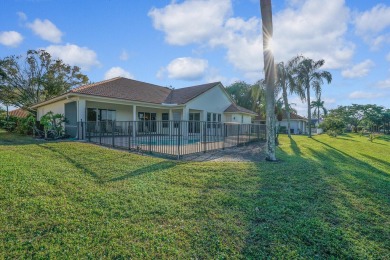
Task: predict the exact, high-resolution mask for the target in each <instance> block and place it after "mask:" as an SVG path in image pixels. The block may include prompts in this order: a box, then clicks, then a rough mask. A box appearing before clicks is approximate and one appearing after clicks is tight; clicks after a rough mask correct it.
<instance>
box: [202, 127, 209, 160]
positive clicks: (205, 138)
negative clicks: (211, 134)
mask: <svg viewBox="0 0 390 260" xmlns="http://www.w3.org/2000/svg"><path fill="white" fill-rule="evenodd" d="M207 124H208V123H206V122H203V152H204V153H205V152H206V150H207V144H206V141H207V133H206V131H207Z"/></svg>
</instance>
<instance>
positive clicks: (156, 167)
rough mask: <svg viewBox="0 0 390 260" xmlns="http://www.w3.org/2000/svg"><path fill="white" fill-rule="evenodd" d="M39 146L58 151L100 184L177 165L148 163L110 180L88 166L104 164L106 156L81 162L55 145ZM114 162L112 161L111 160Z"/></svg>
mask: <svg viewBox="0 0 390 260" xmlns="http://www.w3.org/2000/svg"><path fill="white" fill-rule="evenodd" d="M38 146H39V147H42V148H44V149H47V150H50V151H51V152H54V153H57V154H58V155H60V156H61V158H64V159H65V160H67V161H68V162H69V163H71V164H72V165H74V167H76V168H78V169H81V170H82V171H84V172H85V173H87V174H89V175H90V176H91V177H93V178H94V179H95V180H96V182H97V183H99V184H103V183H106V182H115V181H121V180H126V179H128V178H131V177H136V176H139V175H141V174H145V173H148V174H150V173H152V172H155V171H161V170H165V169H169V168H171V167H175V166H176V165H177V163H176V162H173V161H162V162H159V163H155V164H152V165H148V166H146V167H143V168H140V169H137V170H134V171H131V172H129V173H126V174H125V175H122V176H118V177H115V178H111V179H109V180H106V178H103V177H102V176H101V175H100V174H98V173H96V172H95V171H93V170H91V169H89V167H88V166H90V165H96V164H99V163H101V164H102V165H104V163H105V162H106V161H107V160H106V159H105V158H103V159H102V160H100V161H96V160H95V161H93V162H90V163H80V162H78V161H77V160H75V159H74V158H72V157H70V156H69V155H67V154H66V153H63V152H61V151H59V150H57V149H55V148H54V147H51V146H47V145H44V144H38ZM125 156H127V154H123V155H121V156H117V157H116V158H115V160H120V159H121V158H123V157H125ZM111 162H112V161H111ZM99 170H100V171H104V172H106V171H107V172H108V171H110V170H112V168H110V169H105V168H99Z"/></svg>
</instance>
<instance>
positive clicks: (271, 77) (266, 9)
mask: <svg viewBox="0 0 390 260" xmlns="http://www.w3.org/2000/svg"><path fill="white" fill-rule="evenodd" d="M260 9H261V20H262V24H263V25H262V29H263V56H264V72H265V83H266V106H267V107H266V111H267V112H266V127H267V160H269V161H276V155H275V96H274V93H275V63H274V56H273V51H272V35H273V28H272V6H271V0H260Z"/></svg>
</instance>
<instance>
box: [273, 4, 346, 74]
mask: <svg viewBox="0 0 390 260" xmlns="http://www.w3.org/2000/svg"><path fill="white" fill-rule="evenodd" d="M349 17H350V11H349V9H348V8H347V7H346V5H345V2H344V0H333V1H327V2H326V4H324V1H322V0H308V1H305V2H304V3H301V1H299V3H298V4H296V5H292V6H291V7H289V8H287V9H284V10H282V11H280V12H278V13H276V14H275V16H274V43H275V47H274V50H275V58H276V60H277V61H286V60H288V59H290V58H292V57H293V56H295V55H297V54H303V55H304V56H307V57H310V58H312V59H315V60H318V59H324V60H325V61H326V63H325V66H324V68H328V69H330V68H331V69H336V68H341V67H344V66H345V65H346V64H347V63H348V62H349V60H350V59H351V58H352V56H353V53H354V45H353V44H352V43H351V42H347V41H346V40H345V34H346V32H347V29H348V21H349Z"/></svg>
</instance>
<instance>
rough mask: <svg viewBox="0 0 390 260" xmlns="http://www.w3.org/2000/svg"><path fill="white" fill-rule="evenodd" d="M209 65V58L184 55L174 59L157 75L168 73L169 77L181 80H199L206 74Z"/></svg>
mask: <svg viewBox="0 0 390 260" xmlns="http://www.w3.org/2000/svg"><path fill="white" fill-rule="evenodd" d="M207 67H208V62H207V60H203V59H196V58H191V57H182V58H177V59H174V60H172V61H171V62H170V63H169V64H168V66H167V67H166V68H164V69H160V71H159V72H158V73H157V74H158V75H157V76H160V77H161V76H162V74H163V73H168V78H171V79H181V80H199V79H201V78H203V77H204V76H205V73H206V69H207Z"/></svg>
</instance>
